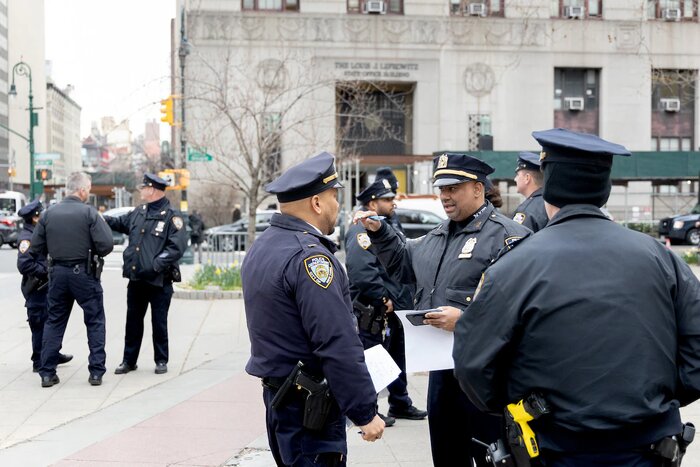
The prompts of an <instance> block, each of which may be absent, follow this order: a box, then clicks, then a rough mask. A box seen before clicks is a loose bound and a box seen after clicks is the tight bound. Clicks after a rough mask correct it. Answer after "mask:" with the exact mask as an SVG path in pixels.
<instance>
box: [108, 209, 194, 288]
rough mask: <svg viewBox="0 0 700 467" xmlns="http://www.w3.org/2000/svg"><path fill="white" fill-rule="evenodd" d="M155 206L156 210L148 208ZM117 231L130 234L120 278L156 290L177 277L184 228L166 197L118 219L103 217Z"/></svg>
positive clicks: (183, 241) (179, 216)
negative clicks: (143, 284)
mask: <svg viewBox="0 0 700 467" xmlns="http://www.w3.org/2000/svg"><path fill="white" fill-rule="evenodd" d="M149 205H155V206H154V207H157V208H158V209H149ZM105 220H106V221H107V223H108V224H109V226H110V227H111V228H112V230H114V231H116V232H121V233H124V234H128V235H129V246H127V247H126V249H125V250H124V268H123V276H124V277H126V278H128V279H130V280H134V281H144V282H147V283H149V284H152V285H155V286H157V287H162V286H163V285H164V284H166V283H170V282H171V281H172V279H173V276H174V274H176V275H178V276H179V272H176V273H174V272H173V270H174V269H177V270H178V271H179V266H178V261H179V260H180V258H182V255H183V254H185V250H186V249H187V229H186V228H185V224H184V220H183V219H182V215H181V214H180V213H179V212H178V211H176V210H174V209H173V208H171V207H170V202H169V201H168V200H167V199H166V198H161V199H160V200H158V201H154V202H153V203H149V204H142V205H141V206H138V207H136V208H135V209H134V210H133V211H131V212H130V213H129V214H125V215H123V216H121V217H105Z"/></svg>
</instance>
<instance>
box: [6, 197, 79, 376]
mask: <svg viewBox="0 0 700 467" xmlns="http://www.w3.org/2000/svg"><path fill="white" fill-rule="evenodd" d="M42 211H43V206H42V204H41V201H39V200H34V201H32V202H31V203H29V204H27V205H26V206H24V207H23V208H22V209H20V210H19V211H18V212H17V214H18V215H19V216H20V217H21V218H22V219H24V226H23V227H22V231H21V232H20V233H19V236H18V239H17V240H18V242H19V245H18V247H17V269H18V270H19V272H20V274H22V295H24V299H25V302H24V306H25V307H26V308H27V322H28V323H29V329H30V330H31V331H32V368H33V371H34V373H38V372H39V368H40V367H41V344H42V340H43V337H44V323H45V322H46V317H47V315H48V310H47V308H48V303H47V298H46V297H47V295H48V292H49V288H48V285H49V268H48V265H47V264H46V256H44V255H41V254H38V253H32V252H31V251H29V247H30V246H31V245H32V233H33V232H34V226H35V225H36V223H37V222H39V217H40V215H41V212H42ZM71 360H73V356H72V355H69V354H62V353H59V354H58V364H59V365H60V364H62V363H68V362H70V361H71Z"/></svg>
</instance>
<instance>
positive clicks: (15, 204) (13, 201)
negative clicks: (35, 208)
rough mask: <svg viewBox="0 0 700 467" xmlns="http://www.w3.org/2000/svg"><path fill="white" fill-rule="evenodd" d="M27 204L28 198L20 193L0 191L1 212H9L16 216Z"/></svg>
mask: <svg viewBox="0 0 700 467" xmlns="http://www.w3.org/2000/svg"><path fill="white" fill-rule="evenodd" d="M26 204H27V197H26V196H25V195H24V193H20V192H19V191H9V190H2V191H0V211H4V212H8V213H10V214H12V215H14V216H16V215H18V214H17V212H18V211H19V210H20V209H22V208H23V207H24V206H25V205H26Z"/></svg>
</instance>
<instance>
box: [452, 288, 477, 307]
mask: <svg viewBox="0 0 700 467" xmlns="http://www.w3.org/2000/svg"><path fill="white" fill-rule="evenodd" d="M475 290H476V287H465V288H455V287H448V288H446V289H445V298H446V299H447V302H448V303H447V304H448V305H452V306H455V307H457V308H461V309H465V308H466V307H468V306H469V305H471V303H472V300H473V299H474V291H475Z"/></svg>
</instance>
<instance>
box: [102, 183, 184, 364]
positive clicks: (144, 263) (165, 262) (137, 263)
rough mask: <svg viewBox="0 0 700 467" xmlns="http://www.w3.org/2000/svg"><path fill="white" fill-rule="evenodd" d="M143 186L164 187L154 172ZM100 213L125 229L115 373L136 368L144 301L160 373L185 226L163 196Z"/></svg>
mask: <svg viewBox="0 0 700 467" xmlns="http://www.w3.org/2000/svg"><path fill="white" fill-rule="evenodd" d="M142 186H152V187H154V188H155V189H157V190H160V191H164V190H165V187H166V186H167V182H166V181H165V180H163V179H162V178H160V177H158V176H156V175H154V174H146V175H145V176H144V179H143V185H142ZM105 219H106V220H107V223H108V224H109V226H110V227H111V228H112V230H114V231H116V232H121V233H124V234H127V235H129V245H128V246H127V248H126V249H125V250H124V267H123V276H124V277H126V278H127V279H129V285H128V286H127V294H126V308H127V309H126V331H125V337H124V358H123V360H122V364H121V365H120V366H119V367H118V368H117V370H116V373H117V374H122V373H126V372H128V371H131V370H133V369H135V368H136V362H137V360H138V358H139V352H140V350H141V341H142V340H143V320H144V317H145V316H146V309H147V308H148V305H149V304H150V305H151V323H152V328H153V356H154V360H155V362H156V365H158V366H157V367H156V370H157V371H158V372H159V373H164V372H165V371H167V366H166V365H167V363H168V358H169V349H168V309H169V308H170V300H171V299H172V296H173V286H172V283H173V281H179V280H180V268H179V266H178V261H179V260H180V258H181V257H182V255H183V254H184V252H185V249H186V248H187V230H186V229H185V225H184V221H183V219H182V215H181V214H180V212H179V211H176V210H175V209H173V208H172V207H171V206H170V202H169V201H168V199H167V198H165V197H163V198H160V199H159V200H157V201H153V202H151V203H147V204H142V205H140V206H138V207H136V208H135V209H134V210H133V211H131V212H130V213H128V214H126V215H123V216H121V217H106V218H105Z"/></svg>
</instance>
